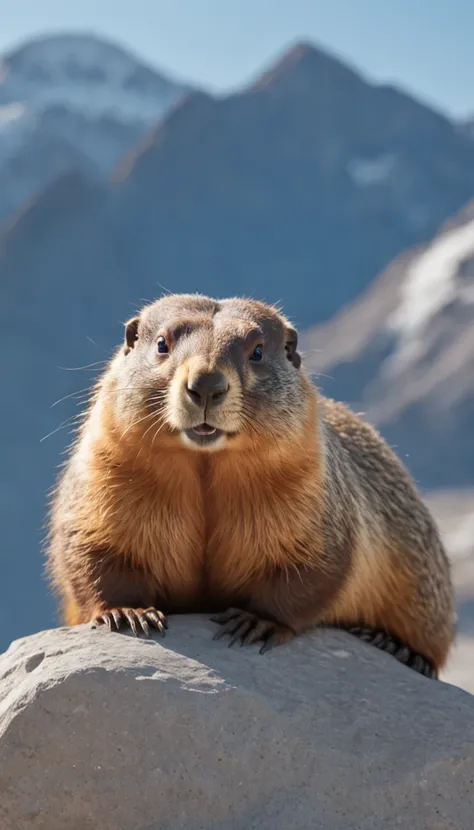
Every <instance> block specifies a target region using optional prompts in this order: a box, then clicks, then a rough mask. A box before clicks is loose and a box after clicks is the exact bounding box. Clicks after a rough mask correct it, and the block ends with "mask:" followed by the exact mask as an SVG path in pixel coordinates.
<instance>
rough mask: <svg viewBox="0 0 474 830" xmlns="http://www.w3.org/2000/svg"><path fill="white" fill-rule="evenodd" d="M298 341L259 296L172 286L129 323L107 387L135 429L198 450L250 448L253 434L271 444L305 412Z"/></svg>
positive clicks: (254, 438) (254, 443)
mask: <svg viewBox="0 0 474 830" xmlns="http://www.w3.org/2000/svg"><path fill="white" fill-rule="evenodd" d="M296 347H297V334H296V331H295V330H294V329H293V328H292V327H291V326H290V325H289V323H288V321H287V320H285V318H284V317H282V316H281V315H280V314H279V313H278V312H277V311H276V310H275V309H274V308H272V307H269V306H266V305H264V304H263V303H259V302H255V301H251V300H240V299H232V300H221V301H217V300H212V299H209V298H207V297H201V296H198V295H171V296H168V297H164V298H163V299H161V300H158V301H157V302H155V303H153V304H152V305H150V306H147V307H146V308H145V309H143V311H142V312H141V314H140V316H139V317H136V318H134V319H133V320H130V321H129V322H128V323H127V326H126V334H125V344H124V347H123V349H122V350H121V352H120V353H119V355H118V356H117V358H116V360H115V361H114V363H113V365H112V373H111V374H112V377H111V381H112V383H111V384H110V385H109V389H110V390H111V391H113V394H114V396H115V401H116V410H118V412H119V417H120V419H121V420H122V421H123V422H124V424H125V425H126V428H127V429H130V430H133V432H134V434H135V436H137V434H140V437H141V438H142V439H146V438H147V436H148V437H150V438H151V439H153V441H154V440H155V438H156V436H157V434H158V433H159V432H161V435H162V436H164V435H166V440H167V442H169V441H173V443H175V444H176V445H177V446H179V445H181V446H183V445H184V446H185V447H187V448H188V449H191V450H198V451H201V452H202V451H205V452H210V451H216V450H222V449H224V448H229V449H231V448H247V449H250V448H252V447H256V446H257V445H258V439H259V435H260V436H262V435H265V443H266V445H267V446H268V436H269V435H270V436H272V437H273V438H274V440H275V442H276V444H277V443H278V440H279V439H281V438H282V437H284V436H287V435H288V434H290V433H293V434H294V431H295V428H296V429H297V428H298V427H299V426H300V425H301V423H302V421H303V419H304V417H305V396H304V395H302V382H303V381H302V376H301V373H300V371H299V367H300V362H301V361H300V357H299V354H298V353H297V350H296ZM114 381H115V382H114ZM160 443H161V442H160Z"/></svg>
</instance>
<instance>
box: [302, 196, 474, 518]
mask: <svg viewBox="0 0 474 830" xmlns="http://www.w3.org/2000/svg"><path fill="white" fill-rule="evenodd" d="M304 347H305V348H306V349H307V364H308V365H309V366H310V368H311V369H312V370H313V371H314V372H315V373H317V374H320V375H321V377H320V384H321V385H322V386H323V388H324V389H325V390H326V391H327V393H328V394H330V395H333V396H335V397H338V398H342V399H344V400H346V401H350V402H352V403H353V404H354V405H356V406H357V407H360V408H361V409H363V410H364V411H365V412H366V413H367V416H368V417H369V418H370V419H371V420H372V421H373V422H374V423H376V424H378V425H379V426H380V428H381V430H382V432H383V433H384V435H386V436H387V437H388V438H389V440H391V441H392V442H393V443H394V444H396V446H397V449H398V451H399V452H400V453H401V454H402V455H403V456H405V455H406V456H407V457H408V458H407V460H408V464H409V466H410V467H411V470H412V472H413V473H414V474H415V475H416V476H417V477H418V478H419V479H420V480H421V481H422V483H423V484H424V486H430V487H433V486H445V485H456V486H459V485H471V486H472V483H473V481H474V202H471V203H470V204H469V205H468V206H467V207H466V208H465V209H464V210H462V211H461V212H459V213H458V214H457V216H456V217H455V218H454V219H452V220H450V221H449V222H448V223H446V224H445V225H444V226H443V227H442V228H441V230H440V231H439V233H438V234H437V235H436V236H435V237H434V239H433V240H432V241H431V242H430V243H429V244H428V245H426V246H421V247H419V248H418V249H414V250H412V251H408V252H406V253H404V254H403V255H401V256H400V257H399V258H397V259H396V260H395V261H394V262H393V263H392V264H391V265H390V266H389V267H388V269H387V270H386V271H385V272H384V273H383V274H382V275H381V276H380V278H379V279H378V280H376V281H375V282H374V283H373V284H372V285H371V286H370V287H369V288H368V289H367V291H366V292H365V293H364V294H363V295H362V296H361V297H360V298H359V299H358V300H357V301H356V302H355V303H354V304H352V305H350V306H349V307H348V308H346V309H344V310H343V311H341V312H340V313H339V314H338V315H336V316H335V317H334V318H333V319H332V320H330V321H329V322H328V323H326V324H325V325H322V326H317V327H315V328H314V329H313V330H311V331H310V332H308V333H307V335H306V337H305V342H304ZM473 511H474V505H473Z"/></svg>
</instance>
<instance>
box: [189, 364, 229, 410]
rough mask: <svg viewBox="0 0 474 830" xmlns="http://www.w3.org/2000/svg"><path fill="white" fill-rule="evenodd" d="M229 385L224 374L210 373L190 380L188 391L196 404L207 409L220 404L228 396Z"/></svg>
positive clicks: (195, 376)
mask: <svg viewBox="0 0 474 830" xmlns="http://www.w3.org/2000/svg"><path fill="white" fill-rule="evenodd" d="M228 389H229V383H228V381H227V378H226V376H225V375H223V374H222V372H208V373H206V374H204V373H203V374H199V375H194V376H192V377H190V378H188V383H187V386H186V391H187V393H188V395H189V397H190V398H191V400H192V401H194V403H197V404H199V406H202V407H206V406H208V405H209V404H210V403H219V402H220V401H221V400H222V399H223V398H224V397H225V395H226V394H227V390H228Z"/></svg>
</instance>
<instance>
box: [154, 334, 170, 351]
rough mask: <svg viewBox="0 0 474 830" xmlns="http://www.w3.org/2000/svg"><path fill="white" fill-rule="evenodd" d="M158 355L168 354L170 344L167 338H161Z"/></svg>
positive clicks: (158, 343) (157, 344)
mask: <svg viewBox="0 0 474 830" xmlns="http://www.w3.org/2000/svg"><path fill="white" fill-rule="evenodd" d="M156 346H157V349H158V354H168V351H169V349H168V343H167V342H166V338H165V337H159V338H158V340H157V343H156Z"/></svg>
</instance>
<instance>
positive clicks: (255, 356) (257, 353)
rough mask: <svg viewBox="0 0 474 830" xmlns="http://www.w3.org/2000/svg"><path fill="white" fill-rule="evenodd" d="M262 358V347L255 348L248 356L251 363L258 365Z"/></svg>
mask: <svg viewBox="0 0 474 830" xmlns="http://www.w3.org/2000/svg"><path fill="white" fill-rule="evenodd" d="M262 357H263V346H255V348H254V350H253V352H252V354H251V355H250V360H251V361H252V363H259V362H260V360H261V359H262Z"/></svg>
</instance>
